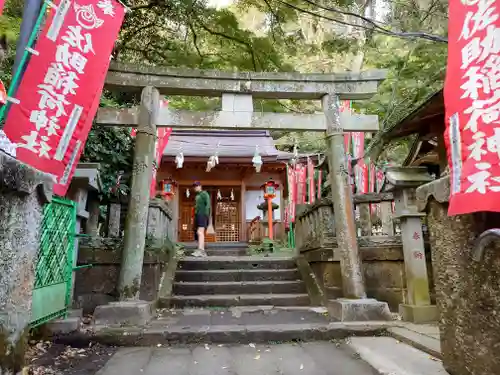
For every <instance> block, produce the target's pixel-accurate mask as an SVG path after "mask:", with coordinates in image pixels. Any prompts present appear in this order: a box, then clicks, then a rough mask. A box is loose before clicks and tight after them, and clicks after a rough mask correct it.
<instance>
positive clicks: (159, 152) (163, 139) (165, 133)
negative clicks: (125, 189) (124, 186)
mask: <svg viewBox="0 0 500 375" xmlns="http://www.w3.org/2000/svg"><path fill="white" fill-rule="evenodd" d="M171 133H172V128H160V129H157V130H156V134H157V135H158V137H157V139H156V143H155V149H156V165H157V167H156V168H153V177H152V179H151V189H150V196H151V198H154V197H155V196H156V174H157V172H158V168H160V164H161V158H162V156H163V152H164V151H165V147H167V144H168V140H169V138H170V134H171Z"/></svg>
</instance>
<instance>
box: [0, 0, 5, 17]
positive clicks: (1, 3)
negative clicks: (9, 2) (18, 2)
mask: <svg viewBox="0 0 500 375" xmlns="http://www.w3.org/2000/svg"><path fill="white" fill-rule="evenodd" d="M4 5H5V0H0V16H1V15H2V13H3V7H4Z"/></svg>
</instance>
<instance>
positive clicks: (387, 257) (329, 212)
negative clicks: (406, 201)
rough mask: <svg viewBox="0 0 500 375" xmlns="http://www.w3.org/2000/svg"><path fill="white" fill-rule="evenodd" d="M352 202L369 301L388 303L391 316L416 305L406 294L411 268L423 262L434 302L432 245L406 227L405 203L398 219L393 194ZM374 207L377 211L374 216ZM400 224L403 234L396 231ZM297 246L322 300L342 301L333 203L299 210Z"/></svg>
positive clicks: (327, 201) (359, 197)
mask: <svg viewBox="0 0 500 375" xmlns="http://www.w3.org/2000/svg"><path fill="white" fill-rule="evenodd" d="M353 200H354V204H355V206H356V210H357V211H358V214H357V215H356V216H358V218H359V219H358V220H357V222H356V224H357V227H358V246H359V251H360V255H361V259H362V261H363V273H364V279H365V286H366V291H367V294H368V297H370V298H376V299H378V300H381V301H385V302H387V303H388V304H389V306H390V308H391V310H393V311H398V309H399V310H401V307H400V306H406V305H407V304H408V303H409V302H410V301H413V299H412V298H413V296H412V295H411V291H409V289H408V285H409V283H410V282H412V280H411V272H410V271H411V267H412V264H413V263H414V262H423V263H424V264H426V266H424V270H425V269H426V273H427V275H426V277H425V278H424V279H425V284H426V285H424V289H425V288H427V290H428V292H427V293H428V294H430V299H431V302H434V287H433V278H432V265H431V254H430V248H429V244H428V241H427V239H426V238H424V232H423V230H422V228H421V229H420V232H419V233H417V232H418V230H415V227H408V225H407V224H406V221H407V220H408V217H407V216H405V215H409V214H408V213H406V211H404V210H402V209H401V208H400V207H401V204H402V202H403V200H401V199H400V200H399V201H396V212H398V207H399V208H400V210H399V211H402V212H405V214H403V215H400V216H399V217H397V216H396V212H394V213H393V210H392V206H393V202H394V201H395V199H394V195H393V193H390V192H389V193H387V192H386V193H377V194H375V193H373V194H363V195H355V196H354V197H353ZM370 205H378V207H377V209H376V210H373V211H374V213H373V214H372V210H371V208H370ZM411 219H414V218H413V217H412V218H411ZM419 219H420V218H419ZM400 223H401V232H400V231H399V230H398V229H399V228H398V226H399V225H400ZM410 231H411V233H410ZM408 240H411V241H415V243H409V242H408ZM295 242H296V248H297V250H298V253H299V255H300V256H302V257H303V258H305V260H306V261H307V262H308V263H309V266H310V267H311V270H312V271H313V273H314V275H315V276H316V280H317V281H318V283H319V284H320V285H319V286H320V288H321V289H322V290H323V293H324V295H325V296H326V297H327V298H329V299H332V298H339V297H342V276H341V275H342V274H341V272H342V269H341V264H340V259H341V256H340V249H339V248H338V245H337V239H336V233H335V219H334V212H333V204H332V202H331V200H330V199H329V198H323V199H322V200H320V201H318V202H316V203H315V204H312V205H300V206H298V207H297V214H296V218H295ZM419 244H421V245H420V246H421V248H419V246H418V245H419ZM405 246H406V248H405ZM409 267H410V269H409ZM424 294H425V293H424ZM409 320H414V321H416V320H418V318H410V319H409Z"/></svg>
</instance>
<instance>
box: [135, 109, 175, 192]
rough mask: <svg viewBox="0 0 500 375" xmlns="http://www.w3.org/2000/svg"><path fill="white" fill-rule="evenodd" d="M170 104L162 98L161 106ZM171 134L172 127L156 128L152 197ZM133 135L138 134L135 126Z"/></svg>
mask: <svg viewBox="0 0 500 375" xmlns="http://www.w3.org/2000/svg"><path fill="white" fill-rule="evenodd" d="M166 106H168V100H162V101H161V102H160V108H162V107H166ZM170 134H172V128H158V129H156V142H155V166H154V167H153V172H152V173H153V176H152V178H151V186H150V197H151V198H154V197H155V196H156V175H157V173H158V169H159V168H160V164H161V159H162V157H163V152H164V151H165V147H167V145H168V140H169V139H170ZM131 135H132V137H135V136H136V135H137V129H136V128H133V129H132V131H131Z"/></svg>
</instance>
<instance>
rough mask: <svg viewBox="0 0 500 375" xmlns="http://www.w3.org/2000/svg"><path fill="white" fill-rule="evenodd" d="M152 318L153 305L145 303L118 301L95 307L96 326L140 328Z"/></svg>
mask: <svg viewBox="0 0 500 375" xmlns="http://www.w3.org/2000/svg"><path fill="white" fill-rule="evenodd" d="M152 318H153V305H152V303H151V302H146V301H119V302H111V303H109V304H107V305H101V306H97V307H96V309H95V311H94V321H95V324H96V325H129V326H142V325H145V324H147V323H149V322H150V321H151V319H152Z"/></svg>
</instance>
